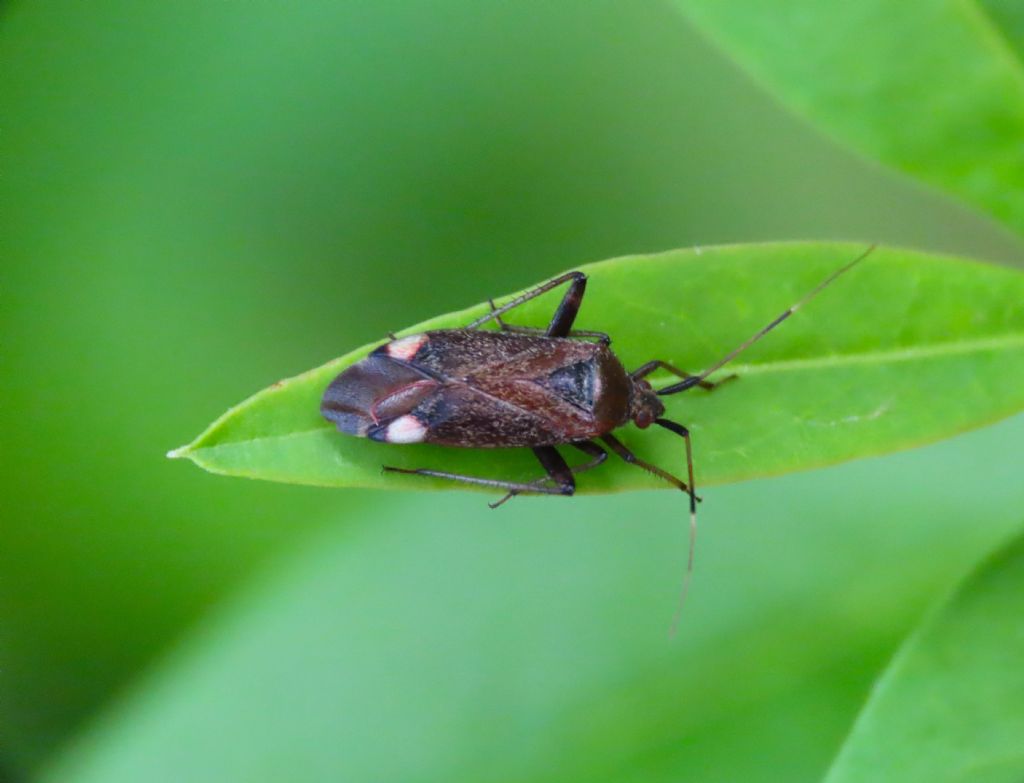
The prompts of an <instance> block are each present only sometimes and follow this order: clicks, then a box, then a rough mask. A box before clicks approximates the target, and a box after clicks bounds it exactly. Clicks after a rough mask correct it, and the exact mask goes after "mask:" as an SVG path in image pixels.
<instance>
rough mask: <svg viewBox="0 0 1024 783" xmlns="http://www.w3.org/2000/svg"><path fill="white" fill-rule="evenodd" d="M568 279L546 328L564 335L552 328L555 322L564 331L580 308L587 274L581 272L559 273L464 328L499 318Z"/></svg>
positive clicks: (549, 333) (472, 327) (559, 335)
mask: <svg viewBox="0 0 1024 783" xmlns="http://www.w3.org/2000/svg"><path fill="white" fill-rule="evenodd" d="M569 280H571V281H572V285H570V286H569V290H568V291H567V292H566V294H565V296H564V297H562V302H561V304H559V305H558V309H557V310H556V311H555V316H554V318H552V319H551V324H550V325H549V326H548V329H547V333H548V335H549V336H550V337H564V336H565V335H564V334H563V333H554V332H552V329H553V328H554V327H555V326H556V322H557V324H558V325H559V327H560V328H561V329H563V330H564V331H565V332H567V331H569V329H570V328H572V322H573V320H575V318H576V311H577V310H579V309H580V301H581V300H582V299H583V290H584V289H585V288H586V286H587V276H586V275H585V274H583V273H582V272H566V273H565V274H564V275H559V276H558V277H556V278H554V279H553V280H548V281H547V282H546V283H543V284H542V285H539V286H537V287H536V288H534V289H532V290H530V291H527V292H526V293H525V294H520V295H519V296H517V297H516V298H515V299H513V300H512V301H510V302H505V304H503V305H501V307H498V308H497V309H494V310H492V311H491V312H489V313H487V314H486V315H482V316H480V317H479V318H477V319H476V320H475V321H473V322H471V323H469V324H467V325H466V327H465V328H466V329H476V328H477V327H478V326H482V325H483V324H485V323H487V322H488V321H493V320H494V319H496V318H500V317H501V316H502V315H504V314H505V313H507V312H508V311H509V310H512V309H514V308H516V307H519V305H521V304H522V303H523V302H529V301H530V300H531V299H536V298H537V297H538V296H540V295H541V294H544V293H547V292H548V291H550V290H551V289H552V288H557V287H558V286H560V285H561V284H562V283H565V282H567V281H569ZM574 303H575V304H574ZM566 319H567V320H568V323H564V324H563V323H562V322H563V321H565V320H566Z"/></svg>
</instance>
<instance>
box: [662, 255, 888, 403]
mask: <svg viewBox="0 0 1024 783" xmlns="http://www.w3.org/2000/svg"><path fill="white" fill-rule="evenodd" d="M875 247H877V246H876V245H871V246H870V247H869V248H868V249H867V250H865V251H864V252H863V253H861V254H860V255H859V256H857V257H856V258H855V259H853V261H850V262H849V263H848V264H845V265H844V266H842V267H840V268H839V269H837V270H836V271H835V272H833V273H832V274H830V275H829V276H828V277H826V278H825V279H824V280H822V281H821V282H820V283H818V285H816V286H815V287H814V288H813V289H812V290H811V291H810V292H808V293H807V294H804V296H803V297H802V298H801V299H800V300H799V301H798V302H797V303H796V304H794V305H793V306H792V307H790V308H789V309H788V310H786V311H785V312H784V313H782V314H781V315H779V316H778V317H777V318H776V319H775V320H774V321H772V322H771V323H770V324H768V325H767V326H766V327H764V328H763V329H761V330H760V331H758V332H757V333H756V334H755V335H753V336H752V337H750V338H749V339H748V340H747V341H746V342H744V343H742V344H741V345H740V346H739V347H738V348H734V349H733V350H731V351H729V353H727V354H726V355H725V356H723V357H722V358H721V359H719V360H718V361H717V362H715V363H714V364H712V365H711V366H710V367H708V368H707V369H706V370H704V371H703V372H702V373H701V374H700V375H691V376H690V377H689V378H687V379H685V380H683V381H680V382H679V383H674V384H672V385H671V386H666V387H665V388H664V389H658V390H657V393H658V394H659V395H666V394H678V393H679V392H681V391H686V390H687V389H689V388H691V387H693V386H696V385H697V384H699V383H700V382H701V381H703V380H704V379H705V378H707V377H708V376H709V375H711V373H713V372H714V371H715V370H718V369H721V368H722V367H723V366H724V365H726V364H728V363H729V362H731V361H732V360H733V359H735V358H736V357H737V356H739V355H740V354H741V353H743V352H744V351H745V350H747V348H749V347H750V346H752V345H753V344H754V343H756V342H757V341H758V340H760V339H761V338H762V337H764V336H765V335H766V334H768V332H770V331H771V330H772V329H774V328H775V327H776V326H778V325H779V324H781V323H782V322H783V321H785V320H786V319H787V318H789V317H790V316H791V315H793V313H795V312H796V311H797V310H799V309H800V308H801V307H803V306H804V305H805V304H807V303H808V302H809V301H811V300H812V299H813V298H814V297H816V296H817V295H818V294H820V293H821V292H822V291H823V290H824V289H825V288H827V287H828V286H829V285H830V284H831V283H832V282H834V281H835V280H836V278H838V277H839V276H840V275H842V274H844V273H846V272H849V271H850V270H851V269H853V268H854V267H855V266H857V264H859V263H860V262H861V261H863V260H864V259H865V258H867V257H868V256H869V255H871V253H872V252H873V251H874V249H875Z"/></svg>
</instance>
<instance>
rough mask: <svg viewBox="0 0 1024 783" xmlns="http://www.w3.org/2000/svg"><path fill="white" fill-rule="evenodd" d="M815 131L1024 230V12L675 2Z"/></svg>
mask: <svg viewBox="0 0 1024 783" xmlns="http://www.w3.org/2000/svg"><path fill="white" fill-rule="evenodd" d="M675 5H676V6H677V7H679V8H680V9H681V10H682V11H683V12H684V13H685V14H686V15H687V16H688V17H689V18H690V19H691V20H693V22H694V23H695V24H696V25H697V26H698V27H699V28H700V29H702V30H703V31H704V32H706V33H707V34H708V35H709V36H710V37H711V38H712V39H713V40H715V41H717V42H718V43H719V44H720V45H721V46H722V47H723V48H724V49H725V50H726V51H728V52H729V53H730V54H732V55H733V56H734V57H735V58H736V60H737V61H739V62H740V63H741V64H742V65H743V66H744V67H746V68H747V70H749V71H750V72H751V73H752V74H753V75H754V76H755V77H756V78H757V79H758V80H759V81H760V82H761V83H763V84H764V85H766V86H767V87H768V88H769V89H770V90H772V91H773V92H775V93H777V94H778V95H779V96H781V97H782V98H783V100H784V101H785V102H786V103H788V104H789V105H790V106H791V107H793V108H794V109H796V111H797V112H799V113H800V114H802V115H803V116H805V117H807V118H808V119H810V120H811V121H812V122H813V123H814V124H815V125H817V126H819V127H820V128H822V129H824V130H825V131H826V132H828V133H830V134H832V135H834V136H836V137H837V138H839V139H841V140H842V141H844V142H846V143H847V144H850V145H851V146H852V147H854V148H856V149H857V150H859V151H861V152H862V153H864V154H866V155H870V156H871V157H873V158H877V159H878V160H881V161H883V162H884V163H886V164H888V165H891V166H894V167H896V168H897V169H900V170H902V171H904V172H906V173H908V174H911V175H913V176H915V177H919V178H920V179H922V180H924V181H926V182H928V183H930V184H932V185H936V186H938V187H940V188H942V189H944V190H946V191H949V192H952V193H954V194H956V195H958V196H960V197H961V198H963V199H965V200H967V201H970V202H972V203H974V204H975V205H977V206H980V207H981V208H983V209H985V210H986V211H988V212H990V213H992V214H993V215H995V216H996V217H998V218H999V219H1000V220H1002V221H1003V222H1004V223H1007V224H1008V225H1010V226H1011V227H1013V228H1015V229H1016V230H1017V231H1024V144H1022V143H1021V139H1022V138H1024V6H1022V4H1020V3H1014V2H1012V1H1011V2H1007V0H962V2H945V0H901V1H900V2H893V1H892V0H863V1H862V2H855V3H823V2H820V0H781V2H775V3H772V5H771V10H770V12H768V11H766V10H765V9H764V6H763V5H762V4H760V3H758V2H756V0H739V2H729V3H722V2H716V0H675Z"/></svg>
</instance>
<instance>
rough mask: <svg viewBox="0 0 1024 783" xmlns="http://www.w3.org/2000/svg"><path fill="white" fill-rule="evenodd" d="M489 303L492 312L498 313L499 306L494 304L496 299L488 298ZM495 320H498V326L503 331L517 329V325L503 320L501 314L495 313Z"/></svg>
mask: <svg viewBox="0 0 1024 783" xmlns="http://www.w3.org/2000/svg"><path fill="white" fill-rule="evenodd" d="M487 304H489V305H490V306H491V312H492V313H497V312H498V308H497V306H496V305H495V304H494V300H493V299H488V300H487ZM494 320H495V321H497V322H498V328H500V329H501V331H503V332H512V331H515V327H512V326H509V325H508V324H507V323H505V322H504V321H503V320H501V316H500V315H495V316H494ZM523 328H524V329H525V328H527V327H523Z"/></svg>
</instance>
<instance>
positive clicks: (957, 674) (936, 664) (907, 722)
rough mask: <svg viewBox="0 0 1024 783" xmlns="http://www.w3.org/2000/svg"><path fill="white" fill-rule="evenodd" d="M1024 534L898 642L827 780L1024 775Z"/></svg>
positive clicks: (953, 781) (1001, 782) (939, 782)
mask: <svg viewBox="0 0 1024 783" xmlns="http://www.w3.org/2000/svg"><path fill="white" fill-rule="evenodd" d="M1022 661H1024V537H1020V538H1018V539H1017V540H1016V541H1014V542H1013V543H1012V544H1010V545H1009V546H1008V547H1007V548H1006V549H1004V550H1003V551H1002V552H1000V553H999V554H998V555H997V556H996V557H995V558H993V559H992V560H991V561H989V562H988V563H986V564H985V565H984V566H983V567H982V568H981V569H980V570H979V571H978V572H977V573H975V574H974V576H972V577H971V578H970V579H969V580H968V581H967V582H966V583H965V584H964V585H963V587H961V588H960V590H959V591H958V592H957V593H956V595H954V596H953V598H952V600H951V601H950V602H949V603H948V604H947V605H946V606H945V607H943V608H942V609H941V610H940V611H939V612H938V613H937V614H936V615H935V616H934V617H932V618H930V619H929V620H928V621H926V622H925V623H924V625H923V626H922V627H921V628H920V629H919V630H918V632H917V633H915V634H914V635H913V636H912V637H911V638H910V639H909V640H908V641H907V642H906V644H905V645H904V646H903V648H902V649H901V650H900V652H899V653H898V654H897V656H896V658H895V659H894V660H893V662H892V664H891V665H890V667H889V669H888V670H887V671H886V673H885V674H884V675H883V676H882V679H881V680H880V681H879V683H878V685H877V687H876V688H875V690H874V692H873V694H872V696H871V699H870V700H869V701H868V703H867V705H866V706H865V707H864V710H863V712H862V713H861V715H860V718H859V719H858V720H857V723H856V725H855V726H854V728H853V731H852V733H851V734H850V736H849V738H848V739H847V741H846V744H845V746H844V747H843V749H842V751H841V752H840V754H839V756H838V757H837V759H836V762H835V765H834V766H833V767H832V770H831V772H830V774H829V776H828V778H827V781H828V783H861V782H862V781H871V783H886V781H893V783H895V782H896V781H899V783H916V782H917V781H921V782H922V783H924V781H927V782H928V783H968V781H970V782H971V783H1010V782H1011V781H1020V780H1024V666H1022V665H1021V662H1022Z"/></svg>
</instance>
